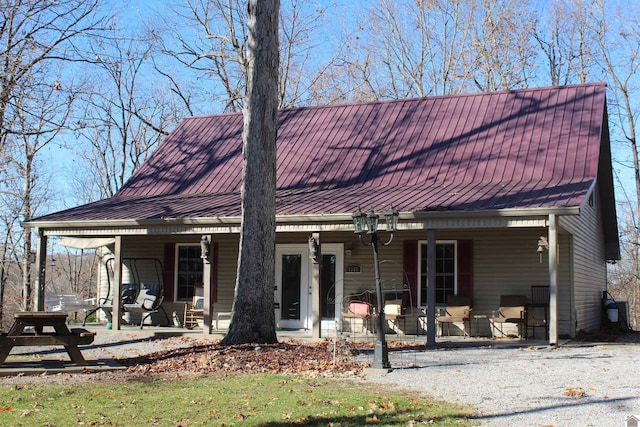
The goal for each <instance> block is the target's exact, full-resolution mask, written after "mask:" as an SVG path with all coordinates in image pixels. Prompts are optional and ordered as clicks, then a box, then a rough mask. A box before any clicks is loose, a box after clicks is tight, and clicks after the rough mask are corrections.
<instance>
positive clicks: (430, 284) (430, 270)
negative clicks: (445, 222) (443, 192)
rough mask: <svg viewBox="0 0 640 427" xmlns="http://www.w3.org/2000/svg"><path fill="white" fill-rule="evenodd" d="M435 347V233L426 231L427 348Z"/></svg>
mask: <svg viewBox="0 0 640 427" xmlns="http://www.w3.org/2000/svg"><path fill="white" fill-rule="evenodd" d="M419 280H420V274H419V272H418V292H420V282H419ZM435 346H436V231H435V230H428V231H427V347H429V348H433V347H435Z"/></svg>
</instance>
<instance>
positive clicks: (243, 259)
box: [222, 0, 280, 345]
mask: <svg viewBox="0 0 640 427" xmlns="http://www.w3.org/2000/svg"><path fill="white" fill-rule="evenodd" d="M279 8H280V2H279V0H249V7H248V18H249V21H248V22H249V23H248V35H249V37H248V40H247V43H248V50H247V53H248V55H247V64H248V70H247V71H248V74H247V76H248V80H247V82H248V86H247V102H246V104H245V107H244V111H243V114H244V129H243V132H242V140H243V157H244V161H243V165H242V226H241V232H240V253H239V257H238V274H237V280H236V288H235V295H234V300H233V309H232V311H233V316H232V318H231V324H230V325H229V332H228V333H227V335H226V336H225V337H224V339H223V340H222V344H224V345H232V344H242V343H273V342H276V341H277V337H276V322H275V311H274V310H275V309H274V288H273V284H274V283H275V238H276V235H275V228H276V227H275V226H276V225H275V192H276V134H277V125H278V64H279V55H278V52H279V49H278V12H279Z"/></svg>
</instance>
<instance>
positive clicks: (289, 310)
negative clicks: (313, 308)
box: [275, 245, 311, 329]
mask: <svg viewBox="0 0 640 427" xmlns="http://www.w3.org/2000/svg"><path fill="white" fill-rule="evenodd" d="M310 283H311V281H310V280H309V246H308V245H278V246H276V287H275V303H276V307H275V308H276V326H277V327H278V328H285V329H308V328H309V325H310V319H308V315H309V311H310V310H309V300H310V294H311V287H310Z"/></svg>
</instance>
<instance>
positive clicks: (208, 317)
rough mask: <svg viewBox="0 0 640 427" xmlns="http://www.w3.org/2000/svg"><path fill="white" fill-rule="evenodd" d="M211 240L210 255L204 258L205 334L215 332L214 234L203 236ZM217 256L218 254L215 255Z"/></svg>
mask: <svg viewBox="0 0 640 427" xmlns="http://www.w3.org/2000/svg"><path fill="white" fill-rule="evenodd" d="M205 239H206V240H207V241H208V242H209V257H208V258H203V259H202V283H203V288H204V289H203V291H204V304H203V307H202V309H203V312H204V313H203V319H202V321H203V326H202V333H203V334H204V335H211V334H212V333H213V292H212V291H213V289H211V287H212V286H213V281H212V279H213V275H212V274H211V255H212V251H213V236H212V235H210V234H208V235H204V236H202V240H205ZM214 256H216V255H214Z"/></svg>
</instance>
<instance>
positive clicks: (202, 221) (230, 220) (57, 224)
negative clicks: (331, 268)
mask: <svg viewBox="0 0 640 427" xmlns="http://www.w3.org/2000/svg"><path fill="white" fill-rule="evenodd" d="M579 214H580V207H562V208H526V209H494V210H475V211H446V210H441V211H424V212H401V213H400V217H399V222H400V223H402V222H415V221H429V220H434V219H442V218H453V219H457V218H474V217H483V218H487V217H547V216H549V215H559V216H560V215H579ZM241 220H242V218H241V217H240V216H232V217H220V216H215V217H204V218H171V217H165V218H154V219H140V220H135V219H121V220H120V219H116V220H88V221H22V222H21V225H22V227H24V228H41V229H52V228H127V227H141V226H143V227H144V226H167V225H171V224H175V225H195V226H216V225H223V226H224V225H231V226H238V225H240V224H241V222H242V221H241ZM351 221H352V217H351V214H350V213H349V214H345V213H340V214H312V215H276V224H288V223H295V224H305V223H306V224H328V223H336V224H338V223H345V222H346V223H351Z"/></svg>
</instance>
